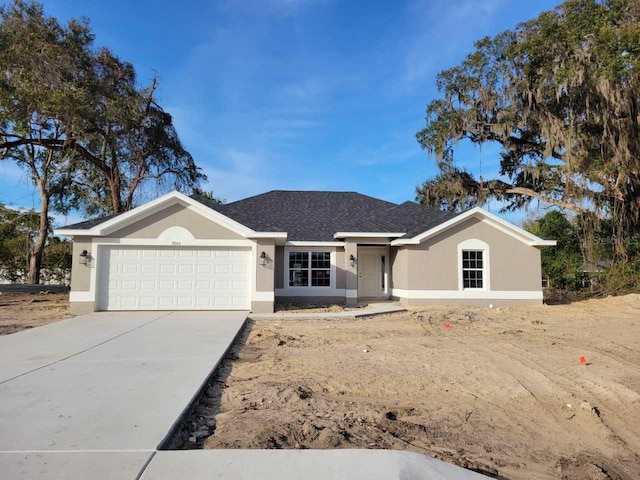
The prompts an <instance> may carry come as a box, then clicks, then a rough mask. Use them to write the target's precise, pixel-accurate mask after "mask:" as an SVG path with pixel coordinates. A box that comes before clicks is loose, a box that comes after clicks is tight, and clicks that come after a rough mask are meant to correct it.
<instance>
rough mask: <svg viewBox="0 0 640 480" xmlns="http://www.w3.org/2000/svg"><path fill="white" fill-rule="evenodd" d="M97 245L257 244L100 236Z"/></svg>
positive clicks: (189, 245)
mask: <svg viewBox="0 0 640 480" xmlns="http://www.w3.org/2000/svg"><path fill="white" fill-rule="evenodd" d="M93 243H95V244H96V245H126V246H131V247H134V246H139V247H176V248H178V247H251V246H253V245H255V242H254V241H252V240H198V239H196V240H193V241H189V242H187V241H180V242H176V241H168V240H162V239H159V238H109V237H100V238H96V239H94V242H93Z"/></svg>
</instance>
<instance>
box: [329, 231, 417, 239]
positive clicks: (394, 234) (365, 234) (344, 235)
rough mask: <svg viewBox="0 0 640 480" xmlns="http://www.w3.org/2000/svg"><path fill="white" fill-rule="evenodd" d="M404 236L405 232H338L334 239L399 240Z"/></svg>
mask: <svg viewBox="0 0 640 480" xmlns="http://www.w3.org/2000/svg"><path fill="white" fill-rule="evenodd" d="M404 235H406V233H405V232H401V233H400V232H336V233H335V234H334V235H333V238H347V237H360V238H397V237H403V236H404Z"/></svg>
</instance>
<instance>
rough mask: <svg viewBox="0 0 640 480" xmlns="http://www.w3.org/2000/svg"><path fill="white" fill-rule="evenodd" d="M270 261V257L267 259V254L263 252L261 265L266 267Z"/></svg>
mask: <svg viewBox="0 0 640 480" xmlns="http://www.w3.org/2000/svg"><path fill="white" fill-rule="evenodd" d="M268 260H269V257H267V252H262V253H261V254H260V260H259V261H260V265H266V264H267V261H268Z"/></svg>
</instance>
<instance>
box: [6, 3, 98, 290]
mask: <svg viewBox="0 0 640 480" xmlns="http://www.w3.org/2000/svg"><path fill="white" fill-rule="evenodd" d="M0 21H1V22H0V65H2V66H3V68H2V71H0V148H2V157H1V158H2V159H4V160H5V161H7V160H9V159H10V160H13V161H15V162H16V163H17V164H18V165H19V166H21V167H23V168H24V169H25V170H27V171H28V173H29V174H30V177H31V179H32V181H33V183H34V185H35V186H36V187H37V190H38V193H39V196H40V213H39V216H40V221H39V228H38V230H37V236H36V238H35V241H34V242H32V244H31V249H30V252H29V256H28V258H29V268H28V274H27V281H28V282H29V283H39V281H40V268H41V264H42V255H43V252H44V248H45V245H46V243H47V236H48V234H49V231H50V219H49V211H50V204H51V201H52V199H55V201H57V202H58V203H60V204H61V203H63V202H62V201H61V198H62V197H64V195H65V188H66V187H67V186H68V179H69V176H68V170H69V161H70V158H71V157H70V153H72V151H71V150H70V149H69V148H68V147H67V145H66V142H67V141H68V139H69V138H70V137H69V133H68V132H69V131H71V130H72V129H73V128H74V127H75V126H76V125H78V123H79V122H78V119H79V118H80V113H81V112H80V109H79V107H78V106H79V105H84V104H86V100H87V98H86V94H85V93H86V89H85V88H84V86H83V83H82V82H83V76H82V75H81V73H80V72H83V71H84V67H85V66H86V65H87V62H88V59H89V56H88V50H87V48H88V45H89V44H90V42H91V40H92V37H91V35H90V33H89V30H88V27H87V25H86V24H84V23H79V22H76V21H71V22H69V24H68V25H67V26H66V27H63V26H61V25H60V24H59V23H58V22H57V21H56V20H55V19H52V18H47V17H45V16H44V14H43V11H42V7H41V6H40V5H38V4H25V3H23V2H21V1H16V2H14V3H13V4H11V5H9V6H4V7H2V8H0Z"/></svg>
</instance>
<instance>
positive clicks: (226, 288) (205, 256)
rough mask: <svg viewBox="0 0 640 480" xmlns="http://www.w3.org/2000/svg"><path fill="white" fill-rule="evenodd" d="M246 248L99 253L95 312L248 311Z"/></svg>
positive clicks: (110, 249) (109, 249) (125, 249)
mask: <svg viewBox="0 0 640 480" xmlns="http://www.w3.org/2000/svg"><path fill="white" fill-rule="evenodd" d="M250 258H251V250H250V249H249V248H229V247H224V248H210V247H206V248H205V247H202V248H177V247H121V246H118V247H115V246H114V247H110V246H107V247H103V252H102V254H101V259H100V260H101V262H100V264H99V267H98V268H99V280H98V282H99V283H98V309H99V310H249V309H250V306H251V297H250V286H251V282H250V268H249V267H250Z"/></svg>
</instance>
